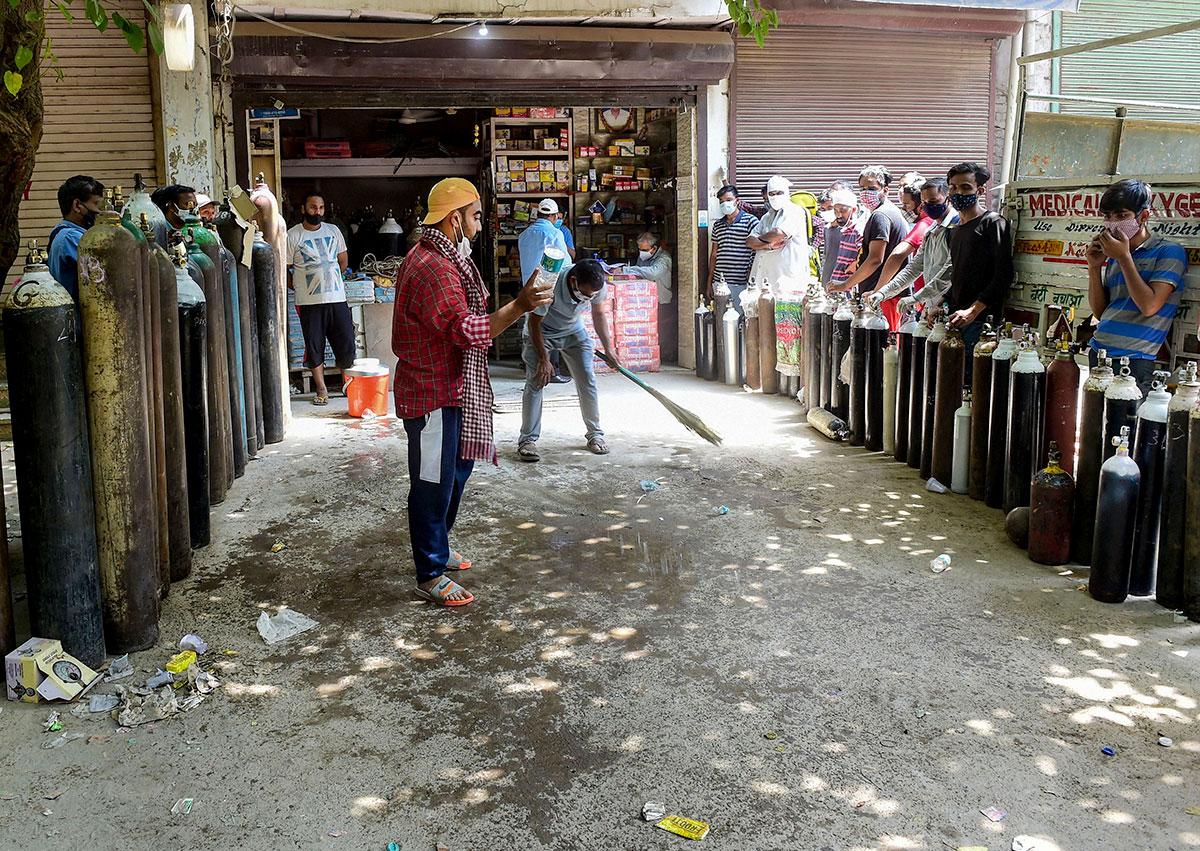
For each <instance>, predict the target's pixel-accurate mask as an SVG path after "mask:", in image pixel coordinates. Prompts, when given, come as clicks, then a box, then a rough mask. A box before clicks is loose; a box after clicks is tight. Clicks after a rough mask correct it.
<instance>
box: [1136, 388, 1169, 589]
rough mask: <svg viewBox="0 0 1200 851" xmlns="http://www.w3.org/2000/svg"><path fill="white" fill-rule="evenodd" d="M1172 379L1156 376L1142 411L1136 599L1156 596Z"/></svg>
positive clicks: (1138, 449) (1138, 448) (1138, 443)
mask: <svg viewBox="0 0 1200 851" xmlns="http://www.w3.org/2000/svg"><path fill="white" fill-rule="evenodd" d="M1169 377H1170V375H1169V373H1166V372H1156V373H1154V383H1153V385H1152V386H1151V390H1150V393H1149V394H1147V396H1146V401H1145V402H1143V403H1142V405H1141V407H1140V408H1138V428H1137V437H1136V438H1134V442H1133V460H1134V463H1136V464H1137V465H1138V472H1139V473H1140V474H1141V479H1142V480H1141V496H1140V498H1139V499H1138V504H1137V517H1136V518H1135V525H1134V528H1133V559H1132V562H1131V564H1130V569H1129V593H1130V594H1132V595H1134V596H1135V597H1148V596H1150V595H1151V594H1153V593H1154V567H1155V565H1157V564H1158V531H1159V518H1160V515H1161V511H1162V495H1163V476H1164V472H1165V471H1164V467H1165V465H1166V460H1167V454H1166V453H1167V408H1168V407H1169V406H1170V404H1171V394H1170V393H1168V392H1167V391H1166V389H1165V388H1166V383H1167V378H1169Z"/></svg>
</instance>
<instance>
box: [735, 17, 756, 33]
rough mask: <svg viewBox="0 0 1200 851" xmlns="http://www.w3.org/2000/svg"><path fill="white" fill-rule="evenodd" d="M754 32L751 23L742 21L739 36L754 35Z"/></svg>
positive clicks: (739, 25)
mask: <svg viewBox="0 0 1200 851" xmlns="http://www.w3.org/2000/svg"><path fill="white" fill-rule="evenodd" d="M753 31H754V27H752V26H750V22H749V21H742V22H741V23H739V24H738V34H739V35H744V36H745V35H750V33H752V32H753Z"/></svg>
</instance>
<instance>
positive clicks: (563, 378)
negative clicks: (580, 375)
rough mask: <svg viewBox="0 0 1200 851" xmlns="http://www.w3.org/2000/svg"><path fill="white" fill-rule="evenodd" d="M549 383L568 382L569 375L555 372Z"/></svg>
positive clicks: (569, 381) (569, 379) (569, 380)
mask: <svg viewBox="0 0 1200 851" xmlns="http://www.w3.org/2000/svg"><path fill="white" fill-rule="evenodd" d="M550 383H551V384H570V383H571V376H569V375H561V374H555V376H554V377H553V378H551V379H550Z"/></svg>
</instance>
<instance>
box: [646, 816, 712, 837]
mask: <svg viewBox="0 0 1200 851" xmlns="http://www.w3.org/2000/svg"><path fill="white" fill-rule="evenodd" d="M654 826H655V827H661V828H662V829H663V830H665V831H667V832H669V833H674V834H675V835H676V836H682V837H683V838H684V839H697V840H699V839H703V838H704V837H706V836H708V825H707V824H705V823H704V822H702V821H696V820H695V819H690V818H684V817H683V816H667V817H666V818H665V819H663V820H662V821H659V822H656V823H655V825H654Z"/></svg>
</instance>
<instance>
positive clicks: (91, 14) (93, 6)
mask: <svg viewBox="0 0 1200 851" xmlns="http://www.w3.org/2000/svg"><path fill="white" fill-rule="evenodd" d="M83 13H84V14H85V15H87V19H88V20H89V21H91V22H92V26H94V27H95V28H96V29H98V30H100V32H104V31H105V30H106V29H108V13H107V12H105V11H104V7H103V6H101V5H100V0H87V2H85V3H84V5H83Z"/></svg>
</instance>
